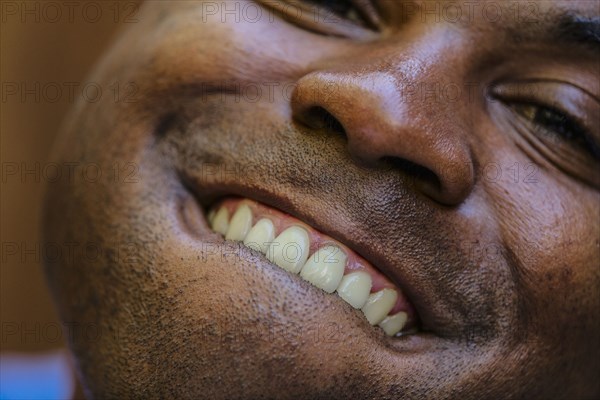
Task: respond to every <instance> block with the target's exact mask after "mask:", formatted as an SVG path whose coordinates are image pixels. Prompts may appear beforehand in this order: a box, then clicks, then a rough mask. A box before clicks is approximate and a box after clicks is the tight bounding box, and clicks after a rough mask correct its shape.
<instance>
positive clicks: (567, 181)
mask: <svg viewBox="0 0 600 400" xmlns="http://www.w3.org/2000/svg"><path fill="white" fill-rule="evenodd" d="M498 154H507V156H505V157H504V158H503V159H500V160H499V161H498V163H496V164H495V168H494V173H493V174H492V173H490V174H489V176H488V177H487V182H486V186H487V192H488V194H489V195H490V196H491V197H493V198H494V201H493V202H492V203H494V204H496V206H495V208H494V212H495V213H496V217H497V220H498V221H501V222H500V230H501V232H502V238H503V240H504V242H505V244H506V246H507V247H508V248H509V249H510V251H511V252H513V253H514V255H515V257H516V259H517V260H518V262H517V264H516V265H517V267H516V270H515V271H513V274H514V277H515V280H516V281H517V282H518V287H519V290H520V293H518V296H519V297H520V300H521V304H522V305H523V311H524V314H525V317H526V318H525V319H526V320H528V321H529V322H530V323H531V326H530V327H528V329H530V330H534V331H537V332H536V334H538V335H539V336H543V337H545V340H547V341H551V342H556V341H561V343H560V344H559V345H567V344H568V343H566V342H565V339H566V337H565V335H567V336H569V335H575V334H576V333H575V332H574V331H575V329H573V330H570V329H566V328H565V327H569V326H570V327H574V326H581V325H582V324H588V325H589V326H587V327H586V328H582V329H580V330H579V329H578V330H577V331H587V332H589V330H590V329H593V330H594V331H596V332H599V331H600V329H599V327H598V323H596V322H594V321H591V319H590V318H589V316H590V315H595V314H596V313H597V310H598V307H599V306H600V304H599V300H598V296H597V293H598V290H599V289H600V278H599V277H600V274H599V272H600V265H599V261H598V260H599V257H598V256H599V254H598V251H599V248H598V239H597V238H598V237H600V229H599V225H598V223H597V222H594V221H598V220H600V210H599V209H598V206H597V204H598V202H599V201H600V196H598V193H597V192H595V191H594V190H593V189H591V188H588V187H586V186H583V184H580V183H576V182H575V181H574V180H573V179H572V178H569V177H566V176H564V174H563V173H562V172H560V171H558V170H551V169H545V168H543V167H540V166H537V165H535V166H534V164H532V162H531V160H530V159H528V158H526V157H524V156H523V155H521V154H520V153H514V151H513V152H512V153H511V152H510V151H498ZM515 154H516V155H515ZM500 173H501V175H502V176H501V177H500V178H498V179H494V180H493V181H492V180H491V179H489V178H490V177H496V176H498V174H500ZM485 179H486V178H484V181H485ZM508 194H510V195H508ZM568 332H573V333H572V334H571V333H568ZM571 339H573V337H571Z"/></svg>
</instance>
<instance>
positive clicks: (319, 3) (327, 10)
mask: <svg viewBox="0 0 600 400" xmlns="http://www.w3.org/2000/svg"><path fill="white" fill-rule="evenodd" d="M259 1H260V2H262V3H263V5H264V6H265V7H268V8H270V9H271V10H273V11H274V12H275V13H276V14H277V15H279V16H280V17H281V18H283V19H284V20H286V21H288V22H290V23H292V24H294V25H296V26H298V27H299V28H302V29H304V30H307V31H311V32H314V33H318V34H321V35H324V36H338V37H346V38H353V39H370V38H372V37H373V35H374V34H375V33H377V32H379V31H380V26H381V20H380V18H379V14H378V11H377V9H376V8H375V6H374V4H373V0H259Z"/></svg>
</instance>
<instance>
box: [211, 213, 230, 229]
mask: <svg viewBox="0 0 600 400" xmlns="http://www.w3.org/2000/svg"><path fill="white" fill-rule="evenodd" d="M227 229H229V211H227V208H226V207H221V209H220V210H219V211H217V214H216V215H215V219H214V220H213V222H212V230H213V231H215V232H217V233H220V234H221V235H225V234H226V233H227Z"/></svg>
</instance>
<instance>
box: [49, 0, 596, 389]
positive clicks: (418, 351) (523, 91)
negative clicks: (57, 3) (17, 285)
mask: <svg viewBox="0 0 600 400" xmlns="http://www.w3.org/2000/svg"><path fill="white" fill-rule="evenodd" d="M598 15H599V10H598V3H597V2H596V1H526V2H512V1H511V2H508V1H506V2H505V1H502V2H491V1H490V2H488V1H479V2H452V3H450V2H443V1H441V2H417V3H413V2H404V1H399V0H357V1H354V2H352V1H350V0H348V1H346V0H337V1H325V0H322V1H319V0H294V1H288V0H264V1H263V0H260V1H251V0H245V1H244V0H236V1H227V2H210V1H206V2H202V1H200V2H196V1H181V2H170V1H169V2H166V1H165V2H159V1H151V2H147V3H146V4H145V5H144V6H143V7H142V9H141V11H140V13H139V14H138V15H137V16H136V18H137V19H138V20H139V22H138V23H135V24H133V25H132V26H131V27H130V28H129V29H128V30H127V31H125V32H124V33H123V34H122V35H121V36H120V38H119V40H118V41H117V42H116V43H115V45H114V47H113V48H112V49H111V51H110V52H109V53H108V55H107V56H106V57H105V59H104V60H103V62H102V63H101V64H100V65H99V67H98V68H97V70H96V71H95V72H94V75H93V79H94V80H95V81H96V82H99V83H100V84H101V85H102V86H103V87H111V88H114V86H111V85H114V83H115V82H116V83H119V84H120V86H119V87H120V88H121V91H120V97H119V98H113V97H112V96H104V97H103V98H102V100H101V101H98V102H88V103H82V105H80V106H79V107H78V108H77V109H76V110H75V111H74V114H73V116H72V118H70V119H69V121H68V123H67V125H66V129H65V132H64V135H63V140H62V141H61V142H60V143H59V144H58V146H57V147H58V152H57V156H58V159H59V160H61V161H63V162H65V163H66V162H73V161H74V162H77V163H81V164H82V165H91V164H94V165H95V166H96V167H100V170H101V172H102V177H101V178H100V179H89V177H88V179H85V178H86V175H85V174H83V175H75V178H74V179H69V180H68V181H67V180H64V181H63V182H60V183H57V184H55V185H53V186H52V187H50V190H49V194H48V201H47V206H46V210H47V212H46V215H47V217H46V234H47V236H48V238H49V239H50V240H53V241H58V242H61V243H68V242H73V241H76V242H78V243H94V244H95V245H97V247H98V248H99V249H100V251H99V252H98V256H97V257H90V256H89V253H88V254H84V253H85V252H83V251H78V250H75V256H74V257H73V258H72V259H68V260H66V259H64V258H63V259H61V260H60V261H61V262H56V263H49V266H48V275H49V280H50V283H51V285H52V287H53V289H54V292H55V295H56V298H57V301H58V304H59V309H60V312H61V316H62V318H63V320H64V321H65V322H66V323H72V322H77V324H78V325H77V326H86V324H96V325H97V326H99V327H100V328H101V332H102V335H96V336H95V337H94V339H95V340H86V339H85V335H84V336H77V335H73V337H71V343H70V345H71V347H72V349H73V351H74V353H75V355H76V356H77V359H78V365H79V367H80V371H81V373H82V379H83V381H84V383H85V386H86V387H87V389H88V391H89V393H93V394H94V395H95V396H98V397H101V398H104V397H115V396H117V397H124V396H125V397H127V396H133V397H136V396H140V395H144V396H147V395H150V396H152V397H165V396H167V397H173V396H175V397H187V398H200V397H201V398H211V399H212V398H275V397H276V398H290V399H297V398H340V399H345V398H351V397H353V398H423V397H431V398H463V399H471V398H473V399H477V398H494V397H498V396H501V397H515V398H534V397H538V398H549V397H571V398H572V397H573V396H580V397H586V396H588V397H593V396H598V395H599V394H600V386H599V383H598V382H599V381H598V380H597V379H596V374H597V373H598V370H599V365H598V361H597V360H598V359H599V358H600V343H599V339H598V338H599V335H600V320H599V319H598V318H597V317H598V310H599V309H600V298H599V296H598V289H599V288H600V266H599V240H598V238H599V237H600V232H599V230H600V225H599V223H598V221H599V220H600V210H599V189H600V176H599V174H598V166H599V164H600V161H599V156H600V153H599V149H600V124H599V115H600V100H599V96H600V83H599V80H598V68H599V59H598V54H599V53H598V52H597V49H598V37H599V35H598ZM111 93H112V92H111ZM240 199H242V201H241V203H240V201H239V200H240ZM246 199H247V200H246ZM239 204H247V205H250V208H251V211H252V212H253V220H252V223H256V222H257V219H258V216H259V215H261V216H267V217H268V218H270V219H271V220H272V223H273V224H274V227H275V235H278V234H279V233H281V232H282V231H283V230H284V228H286V227H289V226H294V225H298V226H302V227H303V228H304V229H305V231H306V232H308V233H309V237H310V241H311V243H310V252H311V253H312V252H313V251H314V250H316V249H317V248H318V243H317V242H319V241H322V242H323V243H324V242H325V241H328V242H329V243H334V244H335V246H338V247H339V248H341V249H342V250H343V251H344V254H346V255H347V257H348V259H351V260H353V262H354V264H353V265H352V266H350V265H346V271H345V272H346V273H348V272H351V271H352V270H353V268H355V269H362V270H363V271H366V273H367V274H370V275H371V277H372V279H373V282H374V283H373V288H372V291H373V292H375V289H376V288H375V286H376V284H375V281H377V282H379V283H378V284H379V286H380V288H381V287H387V288H391V289H393V290H395V291H396V293H399V296H400V297H399V298H400V300H398V301H397V302H396V303H394V307H395V309H394V311H390V313H394V312H406V315H407V316H408V318H409V322H408V324H407V325H406V326H405V328H404V329H403V334H402V335H399V336H388V335H386V334H385V333H384V331H383V330H382V329H381V328H380V327H378V326H377V325H375V326H372V325H371V324H370V323H369V322H368V321H367V319H366V318H365V316H364V315H363V313H362V312H361V310H359V309H355V308H353V307H352V306H351V305H350V304H348V303H347V302H346V301H344V300H343V299H342V298H341V297H340V296H339V295H338V294H337V293H336V292H334V293H326V292H325V291H323V290H321V289H319V288H317V287H316V286H315V285H313V284H311V283H308V282H306V281H305V280H304V279H303V278H302V276H301V275H297V274H294V273H291V272H288V271H287V270H284V269H283V268H280V267H279V266H277V265H275V264H277V263H273V262H271V261H269V259H267V258H266V257H264V256H262V255H260V254H259V253H258V252H256V251H252V250H250V249H249V248H248V247H247V246H244V245H243V244H241V243H239V242H235V241H232V240H225V239H224V238H223V237H222V236H221V235H220V234H218V233H216V232H214V230H213V229H211V228H210V227H209V225H210V224H209V223H208V222H207V217H206V215H208V213H209V212H211V211H213V212H212V213H211V220H212V218H213V214H214V212H216V211H218V210H219V209H220V208H221V207H225V208H228V210H229V212H230V215H231V214H232V213H233V212H234V211H235V208H236V207H237V205H239ZM221 222H222V221H221ZM226 222H227V223H228V224H229V223H230V224H233V222H232V221H231V220H226ZM230 226H231V225H230ZM236 229H237V228H236ZM319 243H320V242H319ZM348 264H350V262H348Z"/></svg>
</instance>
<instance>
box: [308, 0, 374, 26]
mask: <svg viewBox="0 0 600 400" xmlns="http://www.w3.org/2000/svg"><path fill="white" fill-rule="evenodd" d="M304 1H305V2H306V3H309V4H312V5H314V6H316V7H319V8H320V9H322V10H325V12H329V13H331V14H333V15H334V16H336V17H339V18H344V19H346V20H348V21H352V22H355V23H357V24H361V25H364V24H365V20H364V18H363V17H362V16H361V14H360V11H359V10H358V9H357V7H356V5H355V4H354V2H353V1H352V0H304Z"/></svg>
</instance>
